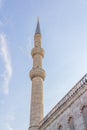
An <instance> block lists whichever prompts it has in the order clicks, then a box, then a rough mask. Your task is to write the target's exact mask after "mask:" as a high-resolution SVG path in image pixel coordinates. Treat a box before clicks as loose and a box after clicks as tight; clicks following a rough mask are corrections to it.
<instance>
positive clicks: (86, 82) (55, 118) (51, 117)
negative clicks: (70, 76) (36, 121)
mask: <svg viewBox="0 0 87 130" xmlns="http://www.w3.org/2000/svg"><path fill="white" fill-rule="evenodd" d="M83 107H85V109H86V111H85V117H84V115H83V114H84V113H83ZM84 118H85V119H84ZM70 120H71V121H70ZM65 129H66V130H87V74H86V75H85V76H84V77H83V78H82V79H81V80H80V81H79V82H78V83H77V84H76V85H75V86H74V87H73V88H72V89H71V90H70V92H69V93H68V94H67V95H65V97H64V98H63V99H62V100H61V101H60V102H59V103H58V104H57V105H56V106H55V107H54V108H53V109H52V110H51V111H50V112H49V113H48V114H47V116H46V117H45V118H44V119H43V120H42V121H41V122H40V125H39V130H65Z"/></svg>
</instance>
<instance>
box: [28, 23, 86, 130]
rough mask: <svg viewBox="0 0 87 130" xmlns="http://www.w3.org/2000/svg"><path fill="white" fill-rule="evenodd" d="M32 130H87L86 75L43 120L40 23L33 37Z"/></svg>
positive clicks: (31, 72) (31, 73)
mask: <svg viewBox="0 0 87 130" xmlns="http://www.w3.org/2000/svg"><path fill="white" fill-rule="evenodd" d="M31 55H32V57H33V68H32V70H31V71H30V78H31V80H32V94H31V111H30V127H29V130H87V74H86V75H85V76H84V77H83V78H82V79H81V80H80V81H79V82H78V83H77V84H76V85H75V86H74V87H73V88H72V89H71V90H70V91H69V92H68V93H67V94H66V95H65V96H64V98H63V99H62V100H61V101H60V102H58V104H57V105H56V106H55V107H54V108H53V109H52V110H51V111H50V112H49V113H48V114H47V115H46V117H44V99H43V81H44V79H45V76H46V74H45V71H44V69H43V68H42V58H43V57H44V50H43V48H42V42H41V33H40V26H39V21H38V23H37V28H36V33H35V37H34V48H33V49H32V52H31Z"/></svg>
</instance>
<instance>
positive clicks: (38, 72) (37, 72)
mask: <svg viewBox="0 0 87 130" xmlns="http://www.w3.org/2000/svg"><path fill="white" fill-rule="evenodd" d="M35 77H41V78H42V79H43V80H44V79H45V77H46V73H45V71H44V69H42V68H39V67H38V68H33V69H32V70H31V71H30V78H31V80H32V79H33V78H35Z"/></svg>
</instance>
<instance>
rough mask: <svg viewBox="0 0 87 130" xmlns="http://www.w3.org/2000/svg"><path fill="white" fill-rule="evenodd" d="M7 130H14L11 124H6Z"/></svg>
mask: <svg viewBox="0 0 87 130" xmlns="http://www.w3.org/2000/svg"><path fill="white" fill-rule="evenodd" d="M5 128H6V130H14V129H13V128H12V127H11V125H10V124H9V123H7V124H5Z"/></svg>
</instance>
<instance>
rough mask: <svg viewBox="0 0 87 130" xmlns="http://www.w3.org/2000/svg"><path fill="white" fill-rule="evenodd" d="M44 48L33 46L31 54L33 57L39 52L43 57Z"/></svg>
mask: <svg viewBox="0 0 87 130" xmlns="http://www.w3.org/2000/svg"><path fill="white" fill-rule="evenodd" d="M44 53H45V52H44V49H43V48H36V47H35V48H33V49H32V52H31V55H32V57H34V55H36V54H39V55H41V56H42V57H44Z"/></svg>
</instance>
